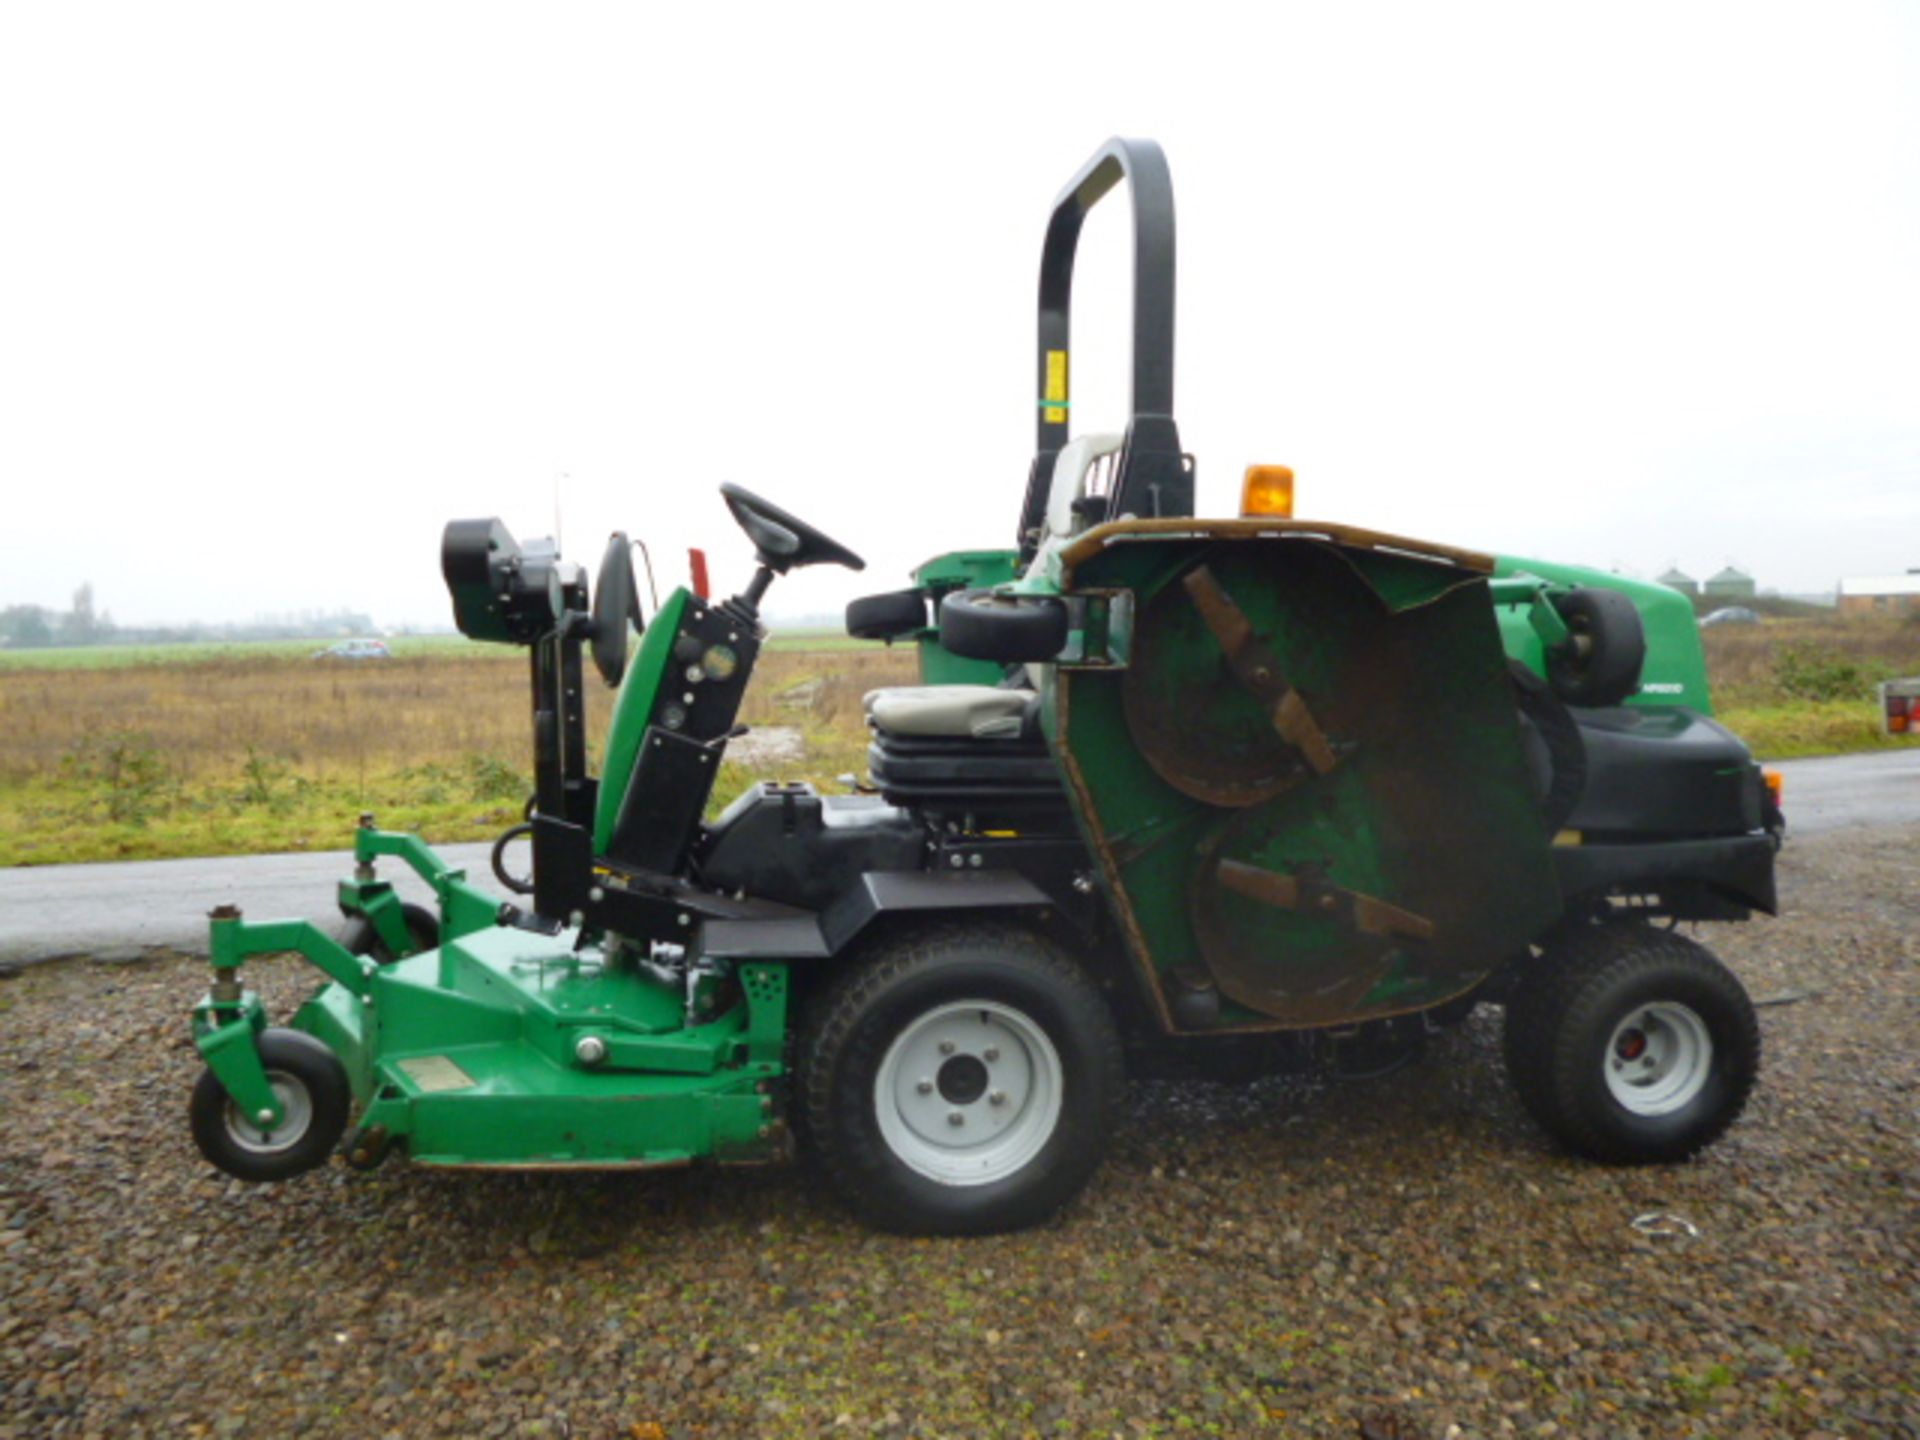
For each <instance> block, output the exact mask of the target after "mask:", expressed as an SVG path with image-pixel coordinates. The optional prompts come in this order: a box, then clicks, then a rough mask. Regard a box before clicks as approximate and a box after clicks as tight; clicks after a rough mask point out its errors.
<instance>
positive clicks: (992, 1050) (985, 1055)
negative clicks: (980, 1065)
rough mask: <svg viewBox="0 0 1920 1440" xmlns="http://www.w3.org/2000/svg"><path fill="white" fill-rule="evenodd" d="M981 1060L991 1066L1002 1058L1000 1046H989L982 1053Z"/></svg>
mask: <svg viewBox="0 0 1920 1440" xmlns="http://www.w3.org/2000/svg"><path fill="white" fill-rule="evenodd" d="M980 1058H981V1059H982V1060H985V1061H986V1062H987V1063H988V1064H989V1065H991V1064H992V1063H993V1062H994V1061H995V1060H998V1059H999V1058H1000V1047H999V1046H998V1045H989V1046H987V1048H986V1049H984V1050H982V1051H981V1052H980Z"/></svg>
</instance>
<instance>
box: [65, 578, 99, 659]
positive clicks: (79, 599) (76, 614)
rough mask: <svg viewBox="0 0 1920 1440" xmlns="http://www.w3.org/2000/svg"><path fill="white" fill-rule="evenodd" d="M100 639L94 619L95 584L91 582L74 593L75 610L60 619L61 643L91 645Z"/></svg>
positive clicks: (84, 583) (83, 583)
mask: <svg viewBox="0 0 1920 1440" xmlns="http://www.w3.org/2000/svg"><path fill="white" fill-rule="evenodd" d="M98 638H99V633H98V631H97V630H96V628H95V621H94V618H93V582H92V581H90V580H89V581H84V582H82V584H81V586H80V588H79V589H78V590H76V591H74V592H73V609H71V610H69V611H68V612H67V613H66V614H65V615H63V616H61V617H60V643H61V644H62V645H91V644H93V642H94V641H95V640H97V639H98Z"/></svg>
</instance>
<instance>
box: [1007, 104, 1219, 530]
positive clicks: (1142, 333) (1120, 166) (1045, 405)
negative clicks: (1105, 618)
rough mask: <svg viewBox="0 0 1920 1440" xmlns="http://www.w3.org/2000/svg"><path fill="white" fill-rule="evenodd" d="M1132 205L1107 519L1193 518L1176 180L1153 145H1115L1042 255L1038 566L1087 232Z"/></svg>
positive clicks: (1054, 221) (1074, 185)
mask: <svg viewBox="0 0 1920 1440" xmlns="http://www.w3.org/2000/svg"><path fill="white" fill-rule="evenodd" d="M1122 180H1125V181H1126V182H1127V191H1128V193H1129V194H1130V195H1131V196H1132V197H1133V398H1132V404H1131V406H1130V408H1129V418H1128V420H1127V436H1126V445H1125V447H1124V448H1123V449H1122V451H1121V452H1120V461H1119V465H1118V468H1117V469H1116V471H1115V475H1114V483H1113V493H1112V495H1111V496H1110V497H1109V502H1108V507H1107V514H1108V516H1109V517H1111V516H1118V515H1123V514H1134V515H1141V516H1162V515H1191V514H1192V513H1193V468H1192V464H1191V462H1190V461H1189V460H1188V459H1187V457H1186V456H1184V455H1183V454H1182V453H1181V451H1180V434H1179V431H1178V430H1177V429H1176V428H1175V426H1174V423H1173V180H1172V177H1171V176H1170V175H1169V174H1168V171H1167V157H1166V155H1165V154H1164V153H1163V152H1162V151H1161V149H1160V147H1159V146H1158V145H1156V144H1155V143H1154V142H1153V141H1151V140H1122V139H1113V140H1109V141H1108V142H1107V143H1106V144H1105V145H1102V146H1101V147H1100V148H1099V149H1098V150H1097V151H1095V152H1094V155H1093V158H1092V159H1090V160H1088V161H1087V163H1086V164H1085V165H1083V166H1081V167H1080V171H1079V173H1078V174H1076V175H1075V176H1074V177H1073V179H1071V180H1069V181H1068V182H1067V186H1066V188H1065V189H1064V190H1062V191H1061V192H1060V197H1059V198H1058V199H1057V200H1055V201H1054V202H1053V214H1052V216H1051V218H1049V220H1048V221H1047V238H1046V243H1045V246H1044V247H1043V248H1042V250H1041V252H1040V330H1039V355H1038V361H1039V366H1038V369H1039V444H1038V447H1037V448H1036V450H1035V453H1034V457H1033V466H1032V468H1031V470H1030V471H1029V472H1028V475H1027V498H1026V503H1025V505H1023V506H1022V507H1021V512H1020V535H1019V544H1020V555H1021V562H1022V563H1023V564H1024V563H1025V562H1026V561H1027V560H1029V559H1030V558H1031V557H1032V552H1033V549H1034V546H1035V544H1036V543H1037V541H1038V538H1039V534H1040V526H1041V523H1042V521H1043V520H1044V518H1045V516H1046V509H1047V491H1048V488H1049V486H1050V485H1051V483H1052V479H1053V462H1054V460H1055V458H1056V457H1057V456H1058V455H1059V453H1060V451H1061V449H1062V448H1063V447H1064V446H1065V445H1066V443H1067V439H1068V435H1069V432H1070V429H1071V426H1070V417H1071V410H1072V396H1071V391H1070V385H1069V379H1070V377H1069V362H1068V346H1069V341H1070V338H1071V328H1072V327H1071V315H1072V309H1073V264H1074V257H1075V254H1076V252H1077V251H1078V249H1079V245H1080V228H1081V226H1082V225H1083V224H1085V222H1086V218H1087V212H1088V211H1090V210H1092V209H1093V207H1094V206H1095V205H1097V204H1098V203H1099V202H1100V200H1101V199H1102V198H1103V197H1104V196H1105V195H1106V194H1107V192H1108V191H1110V190H1112V189H1113V187H1114V186H1115V185H1117V184H1119V183H1120V181H1122Z"/></svg>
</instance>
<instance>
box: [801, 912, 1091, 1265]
mask: <svg viewBox="0 0 1920 1440" xmlns="http://www.w3.org/2000/svg"><path fill="white" fill-rule="evenodd" d="M797 1073H798V1077H799V1081H800V1087H801V1096H800V1104H799V1106H798V1107H797V1110H798V1117H797V1118H798V1119H799V1121H800V1124H801V1127H802V1129H803V1132H804V1135H805V1138H806V1140H807V1142H808V1145H809V1147H810V1149H811V1150H812V1152H813V1155H814V1157H815V1159H816V1160H817V1161H818V1162H819V1164H820V1165H821V1167H822V1169H823V1170H824V1171H825V1173H826V1177H827V1179H828V1180H829V1182H830V1183H831V1184H832V1185H833V1187H834V1189H835V1190H836V1191H837V1192H838V1193H839V1195H840V1197H841V1198H842V1199H843V1200H844V1201H845V1202H846V1204H847V1206H848V1207H849V1208H850V1209H852V1210H853V1211H854V1212H855V1213H857V1214H858V1215H860V1216H861V1217H862V1218H863V1219H864V1220H866V1221H867V1222H869V1223H870V1224H873V1225H876V1226H879V1227H880V1228H882V1229H886V1230H896V1231H902V1232H906V1233H911V1234H938V1235H980V1234H988V1233H992V1232H995V1231H1002V1230H1015V1229H1019V1228H1021V1227H1023V1226H1027V1225H1032V1224H1034V1223H1035V1222H1036V1221H1039V1220H1042V1219H1044V1218H1046V1217H1047V1216H1048V1215H1050V1214H1052V1213H1053V1212H1054V1211H1055V1210H1057V1209H1059V1207H1060V1206H1062V1205H1064V1204H1066V1203H1067V1201H1069V1200H1071V1199H1072V1198H1073V1197H1074V1195H1076V1194H1077V1193H1079V1191H1080V1189H1081V1187H1082V1186H1084V1185H1085V1184H1086V1182H1087V1180H1088V1178H1089V1177H1090V1176H1091V1175H1092V1174H1093V1172H1094V1170H1095V1169H1097V1168H1098V1166H1099V1164H1100V1161H1101V1159H1102V1158H1103V1156H1104V1155H1105V1153H1106V1147H1107V1140H1108V1137H1109V1136H1110V1135H1111V1133H1112V1131H1113V1127H1114V1124H1115V1121H1116V1120H1117V1118H1118V1113H1119V1106H1120V1101H1121V1097H1122V1091H1123V1089H1124V1086H1125V1076H1124V1072H1123V1063H1122V1058H1121V1049H1120V1036H1119V1032H1118V1030H1117V1029H1116V1028H1115V1026H1114V1021H1113V1016H1112V1013H1111V1012H1110V1010H1109V1009H1108V1007H1107V1003H1106V1001H1105V1000H1104V999H1103V998H1102V997H1101V995H1100V992H1099V991H1098V990H1097V989H1096V988H1095V987H1094V985H1093V983H1092V981H1090V980H1089V979H1088V978H1087V976H1086V975H1085V974H1084V973H1083V972H1082V971H1081V970H1080V969H1079V968H1078V967H1077V966H1075V965H1074V964H1072V963H1071V962H1070V961H1068V960H1067V959H1066V958H1065V957H1064V956H1062V955H1061V954H1060V953H1059V952H1058V951H1056V950H1054V949H1053V948H1052V947H1051V946H1049V945H1047V944H1046V943H1045V942H1044V941H1042V940H1040V939H1039V938H1038V937H1037V936H1035V935H1033V934H1031V933H1030V932H1028V931H1025V930H1021V929H1018V928H1016V927H1013V926H1009V925H1004V924H996V925H970V926H965V927H959V926H955V927H952V928H941V929H937V930H922V931H917V932H913V933H910V934H905V935H901V936H899V937H897V938H895V939H892V940H889V941H887V942H884V943H882V944H881V945H880V946H878V947H876V948H875V949H874V950H872V951H871V952H870V953H869V954H868V955H867V956H866V958H865V960H864V961H863V962H862V963H860V964H859V965H858V966H857V967H856V968H854V969H852V970H851V971H849V972H848V973H847V974H846V975H845V976H843V977H842V978H841V979H840V980H839V981H838V983H836V984H835V985H834V986H833V987H832V989H830V990H829V991H828V992H827V993H826V994H825V995H823V996H821V997H820V999H819V1000H818V1001H817V1002H816V1004H815V1005H814V1007H813V1012H812V1014H811V1016H810V1017H809V1023H808V1024H807V1026H806V1027H805V1030H804V1033H803V1035H802V1037H801V1041H800V1051H799V1060H798V1066H797ZM956 1117H958V1118H957V1119H956Z"/></svg>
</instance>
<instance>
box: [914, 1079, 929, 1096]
mask: <svg viewBox="0 0 1920 1440" xmlns="http://www.w3.org/2000/svg"><path fill="white" fill-rule="evenodd" d="M913 1088H914V1089H916V1090H918V1091H919V1092H920V1093H921V1094H922V1095H931V1094H933V1081H931V1080H922V1081H921V1082H920V1083H919V1084H918V1085H916V1086H914V1087H913Z"/></svg>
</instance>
